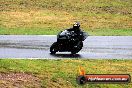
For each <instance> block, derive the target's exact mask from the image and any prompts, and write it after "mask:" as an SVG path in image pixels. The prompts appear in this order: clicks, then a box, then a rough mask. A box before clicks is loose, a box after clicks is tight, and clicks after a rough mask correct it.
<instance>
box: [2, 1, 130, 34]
mask: <svg viewBox="0 0 132 88" xmlns="http://www.w3.org/2000/svg"><path fill="white" fill-rule="evenodd" d="M10 3H12V4H10ZM73 3H74V4H73ZM131 3H132V1H131V0H125V1H123V0H116V1H115V0H110V1H109V0H79V1H73V0H72V1H71V0H63V1H61V0H53V1H51V0H47V1H45V0H37V1H32V0H1V1H0V4H1V8H0V34H24V35H25V34H33V35H34V34H37V35H40V34H57V32H59V31H60V30H63V29H65V28H68V27H71V26H72V24H73V22H74V21H79V22H80V23H81V27H82V28H83V29H84V30H85V31H87V32H89V33H90V35H132V33H130V32H132V10H131V9H132V4H131Z"/></svg>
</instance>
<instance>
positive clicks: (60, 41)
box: [50, 30, 88, 54]
mask: <svg viewBox="0 0 132 88" xmlns="http://www.w3.org/2000/svg"><path fill="white" fill-rule="evenodd" d="M87 37H88V34H87V33H86V32H83V31H82V32H80V34H79V35H78V34H76V33H75V32H74V31H67V30H64V31H63V32H60V33H58V35H57V42H54V43H53V44H52V45H51V47H50V52H51V54H56V52H71V54H76V53H78V52H79V51H80V50H81V49H82V47H83V41H84V40H85V39H86V38H87Z"/></svg>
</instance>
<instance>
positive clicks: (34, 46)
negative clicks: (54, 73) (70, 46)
mask: <svg viewBox="0 0 132 88" xmlns="http://www.w3.org/2000/svg"><path fill="white" fill-rule="evenodd" d="M55 41H56V36H46V35H0V58H17V59H19V58H23V59H27V58H32V59H41V58H42V59H58V58H81V59H132V36H89V37H88V38H87V39H86V40H85V41H84V47H83V49H82V50H81V51H80V52H79V53H78V54H76V55H74V56H73V55H71V54H70V53H68V52H66V53H65V52H61V53H57V54H56V55H51V54H50V52H49V48H50V46H51V44H52V43H53V42H55Z"/></svg>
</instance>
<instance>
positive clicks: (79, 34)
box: [66, 22, 83, 40]
mask: <svg viewBox="0 0 132 88" xmlns="http://www.w3.org/2000/svg"><path fill="white" fill-rule="evenodd" d="M66 30H67V31H73V32H74V33H75V34H76V38H77V39H79V40H82V38H83V36H82V35H83V34H82V33H83V32H82V31H81V29H80V23H79V22H75V23H74V24H73V27H72V28H69V29H66Z"/></svg>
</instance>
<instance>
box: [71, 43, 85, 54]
mask: <svg viewBox="0 0 132 88" xmlns="http://www.w3.org/2000/svg"><path fill="white" fill-rule="evenodd" d="M82 47H83V42H80V43H79V44H78V46H77V47H76V48H75V47H74V48H73V49H72V51H71V54H76V53H78V52H79V51H80V50H81V49H82Z"/></svg>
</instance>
